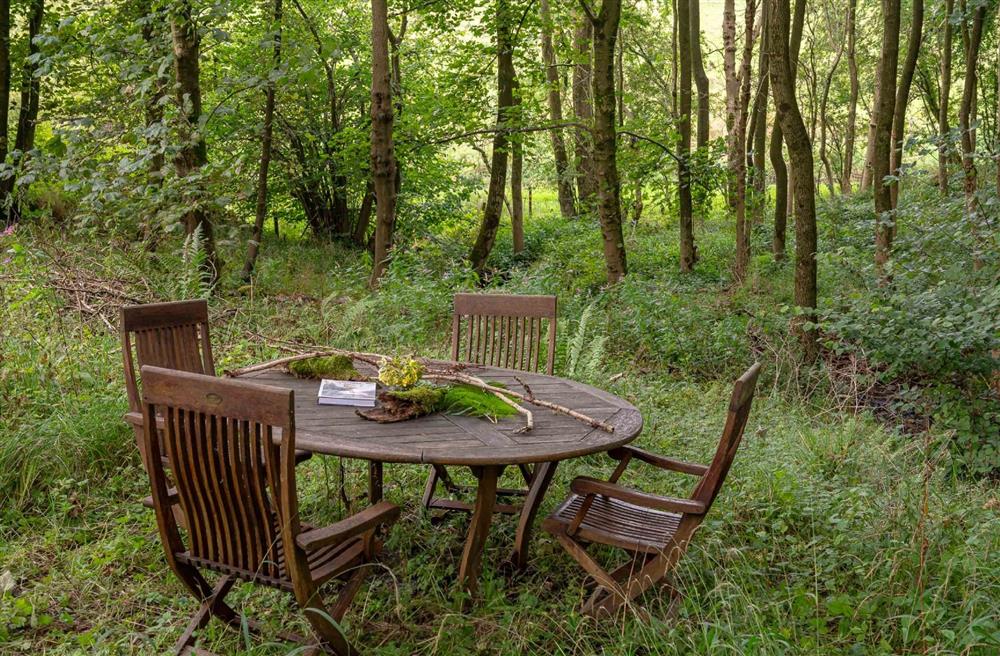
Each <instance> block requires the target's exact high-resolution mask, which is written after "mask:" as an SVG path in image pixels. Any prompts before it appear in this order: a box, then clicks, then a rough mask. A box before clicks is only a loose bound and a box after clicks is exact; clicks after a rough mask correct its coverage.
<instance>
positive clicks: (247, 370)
mask: <svg viewBox="0 0 1000 656" xmlns="http://www.w3.org/2000/svg"><path fill="white" fill-rule="evenodd" d="M331 355H343V356H346V357H349V358H351V359H352V360H357V361H358V362H364V363H365V364H370V365H373V366H375V367H378V366H379V365H380V364H381V360H382V356H381V355H379V354H378V353H359V352H356V351H345V350H343V349H327V350H325V351H310V352H309V353H297V354H295V355H286V356H285V357H283V358H277V359H276V360H271V361H269V362H262V363H260V364H255V365H251V366H249V367H243V368H242V369H234V370H232V371H227V372H226V375H227V376H229V377H231V378H237V377H239V376H245V375H247V374H252V373H255V372H258V371H265V370H267V369H274V368H275V367H281V366H283V365H287V364H290V363H292V362H298V361H299V360H308V359H310V358H325V357H329V356H331Z"/></svg>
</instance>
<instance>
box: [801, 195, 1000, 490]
mask: <svg viewBox="0 0 1000 656" xmlns="http://www.w3.org/2000/svg"><path fill="white" fill-rule="evenodd" d="M916 191H917V190H913V192H914V193H913V194H912V195H911V200H910V201H909V202H908V204H907V205H902V204H901V205H900V209H899V210H898V213H897V217H896V219H897V222H898V223H899V225H900V238H899V241H898V242H897V248H896V249H895V251H894V256H893V260H892V262H891V266H890V269H889V271H890V273H891V278H890V279H889V281H888V282H886V283H885V284H881V285H880V284H877V283H876V282H875V280H876V277H875V276H874V272H873V271H872V270H870V269H865V270H860V271H859V270H855V271H854V272H853V275H856V276H857V277H858V278H860V279H862V280H866V281H871V282H869V283H868V287H867V289H865V292H864V293H858V292H857V291H854V292H850V291H849V292H846V293H843V294H841V296H840V297H839V298H835V299H834V301H833V303H832V304H831V307H829V308H827V309H826V310H825V311H824V312H823V313H822V316H821V321H820V323H821V327H822V329H823V331H824V332H825V333H826V334H827V335H828V337H829V342H828V345H829V346H830V347H831V348H833V349H834V350H837V351H839V352H855V353H858V354H863V356H864V357H865V358H866V359H867V360H868V362H869V363H870V364H872V365H873V366H874V368H875V370H876V371H878V372H879V373H878V375H879V376H880V377H881V378H882V379H883V380H884V381H886V382H892V383H895V384H898V385H899V386H900V387H902V388H910V389H913V390H917V391H918V392H917V393H916V394H915V396H914V395H911V396H914V398H909V399H907V400H905V401H900V403H901V404H903V405H905V406H906V407H902V408H900V409H901V410H903V411H913V412H917V413H919V414H921V415H925V416H928V417H929V418H930V420H931V422H932V423H933V425H934V428H935V429H936V430H939V431H941V432H942V433H943V434H944V435H947V436H950V437H951V445H952V454H953V461H954V463H955V464H956V467H957V470H958V471H960V472H961V473H963V474H968V475H974V476H981V475H987V476H996V475H1000V398H998V395H997V392H996V389H995V387H994V385H995V381H996V377H997V376H998V365H1000V360H998V358H997V355H996V354H997V353H998V352H1000V278H998V275H997V274H998V271H997V266H996V263H995V262H992V261H983V260H980V261H979V262H978V263H974V262H973V253H974V249H973V248H972V241H971V235H970V233H969V230H968V227H967V225H966V224H965V223H964V221H963V215H962V209H961V206H959V205H956V204H955V203H949V202H942V201H941V200H940V199H939V198H937V197H936V196H935V197H931V196H922V195H919V194H916V193H915V192H916ZM857 216H858V215H857V214H855V213H851V212H849V211H848V212H845V213H843V214H842V218H843V219H844V220H843V221H842V222H841V229H842V230H844V234H843V235H842V236H841V239H840V241H841V243H842V244H846V246H845V247H843V248H842V249H841V251H843V252H845V264H848V263H847V261H846V252H847V251H849V250H850V248H851V247H850V244H851V243H852V241H853V240H854V239H855V234H859V235H860V234H863V233H867V234H868V235H870V229H869V228H870V224H869V225H863V221H861V220H857V219H856V217H857ZM852 218H854V219H856V220H855V221H853V223H852V221H851V219H852ZM867 238H868V237H866V239H867ZM835 257H836V256H834V258H835ZM855 263H856V262H855ZM841 270H843V269H841ZM845 288H848V289H849V287H847V286H845Z"/></svg>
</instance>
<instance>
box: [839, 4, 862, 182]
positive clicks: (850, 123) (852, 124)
mask: <svg viewBox="0 0 1000 656" xmlns="http://www.w3.org/2000/svg"><path fill="white" fill-rule="evenodd" d="M857 33H858V0H848V3H847V68H848V73H849V75H850V78H851V92H850V99H849V100H848V105H847V127H846V130H845V132H846V134H845V135H844V163H843V170H842V171H841V177H840V191H841V192H842V193H845V194H849V193H851V189H852V188H853V186H854V148H855V145H854V144H855V135H856V130H857V124H858V95H859V92H860V89H861V85H860V84H859V82H858V52H857Z"/></svg>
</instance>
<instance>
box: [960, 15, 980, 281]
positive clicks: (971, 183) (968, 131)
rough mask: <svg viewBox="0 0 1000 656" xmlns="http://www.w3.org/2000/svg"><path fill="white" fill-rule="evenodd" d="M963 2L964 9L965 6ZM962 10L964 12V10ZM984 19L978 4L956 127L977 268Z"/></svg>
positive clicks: (967, 45)
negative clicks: (977, 127)
mask: <svg viewBox="0 0 1000 656" xmlns="http://www.w3.org/2000/svg"><path fill="white" fill-rule="evenodd" d="M964 8H965V7H964V3H963V9H964ZM963 13H964V12H963ZM985 18H986V6H985V5H983V4H980V5H979V6H978V7H977V8H976V9H974V10H973V13H972V25H971V27H969V28H968V37H967V38H966V49H965V81H964V83H963V84H962V104H961V105H959V108H958V121H959V129H960V130H961V132H962V172H963V174H964V175H963V179H964V184H963V185H962V190H963V191H964V193H965V216H966V220H967V221H968V223H969V229H970V230H971V232H972V236H973V246H972V247H973V255H972V258H973V263H974V266H975V268H976V269H979V268H981V267H982V264H983V263H982V256H981V254H980V252H979V249H980V246H982V244H981V243H980V242H981V238H980V234H979V228H980V226H979V222H980V218H979V203H978V201H977V200H976V190H977V188H978V180H977V177H978V173H977V171H976V159H975V155H976V142H975V135H974V133H973V130H974V127H973V116H974V111H975V110H974V107H973V104H974V103H975V98H976V86H977V84H978V82H979V76H978V72H977V70H976V67H977V66H978V65H979V46H980V44H981V43H982V39H983V22H984V21H985Z"/></svg>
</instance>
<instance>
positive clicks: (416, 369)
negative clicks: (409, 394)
mask: <svg viewBox="0 0 1000 656" xmlns="http://www.w3.org/2000/svg"><path fill="white" fill-rule="evenodd" d="M423 375H424V368H423V366H422V365H421V364H420V363H419V362H417V361H416V360H414V359H413V358H411V357H395V358H382V364H381V366H380V367H379V370H378V379H379V382H381V383H382V384H383V385H388V386H390V387H398V388H400V389H409V388H411V387H413V386H414V385H416V384H417V382H418V381H419V380H420V377H421V376H423Z"/></svg>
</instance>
